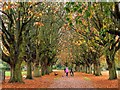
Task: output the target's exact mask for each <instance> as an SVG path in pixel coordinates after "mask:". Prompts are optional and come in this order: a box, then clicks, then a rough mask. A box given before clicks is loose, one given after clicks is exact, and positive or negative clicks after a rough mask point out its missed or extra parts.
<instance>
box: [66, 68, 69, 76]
mask: <svg viewBox="0 0 120 90" xmlns="http://www.w3.org/2000/svg"><path fill="white" fill-rule="evenodd" d="M65 72H66V76H68V72H69V70H68V67H66V70H65Z"/></svg>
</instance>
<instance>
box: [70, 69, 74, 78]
mask: <svg viewBox="0 0 120 90" xmlns="http://www.w3.org/2000/svg"><path fill="white" fill-rule="evenodd" d="M70 75H71V76H74V72H73V69H72V68H71V69H70Z"/></svg>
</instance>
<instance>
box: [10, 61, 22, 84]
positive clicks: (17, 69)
mask: <svg viewBox="0 0 120 90" xmlns="http://www.w3.org/2000/svg"><path fill="white" fill-rule="evenodd" d="M14 82H20V83H23V80H22V73H21V62H18V63H15V64H13V65H11V76H10V80H9V83H14Z"/></svg>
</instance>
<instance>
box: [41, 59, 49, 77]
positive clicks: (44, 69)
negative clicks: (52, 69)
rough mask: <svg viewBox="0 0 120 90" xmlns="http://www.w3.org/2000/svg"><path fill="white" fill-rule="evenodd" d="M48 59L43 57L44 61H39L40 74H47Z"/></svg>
mask: <svg viewBox="0 0 120 90" xmlns="http://www.w3.org/2000/svg"><path fill="white" fill-rule="evenodd" d="M47 60H48V59H47V58H45V61H44V62H42V63H41V74H42V76H43V75H45V74H48V70H47V69H48V66H47V62H48V61H47Z"/></svg>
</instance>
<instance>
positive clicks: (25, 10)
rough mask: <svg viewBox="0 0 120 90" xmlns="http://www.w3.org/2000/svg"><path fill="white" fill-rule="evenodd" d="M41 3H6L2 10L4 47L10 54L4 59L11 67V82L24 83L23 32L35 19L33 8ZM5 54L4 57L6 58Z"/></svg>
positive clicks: (0, 18)
mask: <svg viewBox="0 0 120 90" xmlns="http://www.w3.org/2000/svg"><path fill="white" fill-rule="evenodd" d="M37 4H39V3H25V2H18V3H10V2H8V3H7V2H4V3H3V8H2V10H0V12H1V13H2V16H0V20H1V25H2V28H1V30H2V32H3V34H2V40H3V45H4V46H5V47H6V49H7V51H8V52H9V56H8V59H4V58H2V60H3V61H5V62H7V63H8V64H9V65H10V67H11V77H10V80H9V82H23V81H22V74H21V63H22V61H23V59H21V58H20V54H21V44H22V32H23V31H25V30H26V25H28V23H29V22H30V21H31V19H32V18H33V17H34V13H33V12H32V10H33V7H34V6H35V5H37ZM4 55H5V54H4V52H3V56H4Z"/></svg>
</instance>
